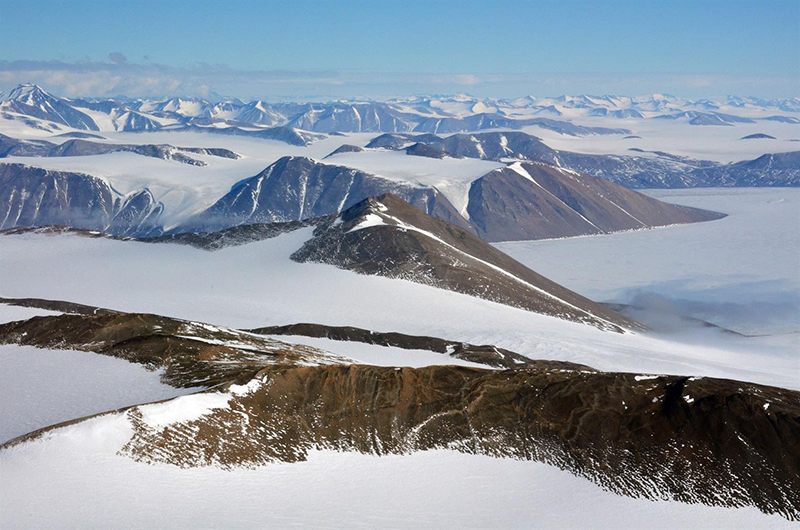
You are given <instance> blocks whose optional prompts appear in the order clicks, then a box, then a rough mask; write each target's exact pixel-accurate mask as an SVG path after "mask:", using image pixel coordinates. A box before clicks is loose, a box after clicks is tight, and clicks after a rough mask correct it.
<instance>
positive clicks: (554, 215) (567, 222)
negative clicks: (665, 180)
mask: <svg viewBox="0 0 800 530" xmlns="http://www.w3.org/2000/svg"><path fill="white" fill-rule="evenodd" d="M466 211H467V214H468V217H469V223H470V226H471V227H472V228H473V229H474V230H475V232H476V233H477V234H478V236H480V237H481V238H483V239H485V240H487V241H509V240H510V241H513V240H525V239H547V238H558V237H572V236H579V235H593V234H606V233H611V232H619V231H623V230H640V229H644V228H652V227H656V226H667V225H672V224H687V223H696V222H701V221H712V220H715V219H720V218H722V217H725V215H724V214H720V213H716V212H709V211H706V210H700V209H697V208H689V207H686V206H679V205H675V204H668V203H665V202H662V201H659V200H656V199H653V198H650V197H648V196H646V195H643V194H641V193H638V192H636V191H633V190H629V189H627V188H624V187H622V186H620V185H618V184H614V183H613V182H610V181H608V180H605V179H600V178H596V177H591V176H589V175H586V174H582V173H577V172H575V171H571V170H568V169H564V168H560V167H555V166H550V165H546V164H537V163H525V162H515V163H513V164H510V165H508V166H506V167H504V168H501V169H497V170H495V171H492V172H491V173H489V174H487V175H485V176H483V177H481V178H479V179H477V180H476V181H475V182H473V183H472V186H471V187H470V191H469V202H468V204H467V208H466Z"/></svg>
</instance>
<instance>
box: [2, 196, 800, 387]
mask: <svg viewBox="0 0 800 530" xmlns="http://www.w3.org/2000/svg"><path fill="white" fill-rule="evenodd" d="M776 193H780V192H776ZM713 224H714V223H702V224H697V225H690V226H686V227H678V228H668V229H663V230H657V231H651V232H632V233H627V234H619V235H617V236H610V237H631V238H633V241H635V240H636V238H637V237H638V236H641V235H642V234H645V235H647V234H660V233H669V231H670V230H692V229H699V230H703V229H704V227H706V226H711V225H713ZM312 230H313V228H305V229H301V230H298V231H295V232H291V233H288V234H284V235H282V236H279V237H277V238H274V239H269V240H264V241H261V242H258V243H252V244H248V245H244V246H241V247H231V248H226V249H224V250H221V251H218V252H207V251H203V250H198V249H195V248H192V247H187V246H181V245H153V244H146V243H135V242H120V241H113V240H107V239H91V238H84V237H79V236H45V235H24V236H12V237H0V268H2V269H3V271H4V274H3V275H2V276H0V293H3V295H4V296H9V297H40V298H54V299H61V300H69V301H73V302H78V303H84V304H88V305H94V306H100V307H108V308H111V309H118V310H121V311H129V312H149V313H157V314H163V315H167V316H172V317H177V318H183V319H186V320H192V321H199V322H208V323H213V324H216V325H221V326H226V327H232V328H240V329H241V328H245V329H250V328H256V327H261V326H269V325H283V324H291V323H297V322H312V323H320V324H328V325H349V326H356V327H361V328H365V329H371V330H375V331H397V332H401V333H408V334H412V335H428V336H434V337H441V338H444V339H449V340H459V341H463V342H469V343H472V344H494V345H496V346H499V347H502V348H506V349H509V350H512V351H515V352H518V353H521V354H523V355H527V356H529V357H531V358H534V359H554V360H562V361H573V362H578V363H582V364H587V365H589V366H593V367H595V368H598V369H600V370H606V371H629V372H645V373H669V374H682V375H696V376H715V377H724V378H732V379H741V380H746V381H752V382H757V383H763V384H770V385H776V386H781V387H785V388H800V367H798V365H797V362H796V356H795V355H794V354H795V351H794V350H792V349H791V345H788V348H789V350H788V351H787V345H786V344H778V345H773V346H772V347H764V344H762V343H753V342H749V340H746V339H742V340H741V341H737V347H736V348H732V347H730V344H729V343H728V342H725V341H714V340H709V339H708V337H706V336H702V337H700V338H699V339H697V340H694V339H692V337H688V338H687V337H683V336H681V340H674V339H673V338H670V337H669V336H666V335H647V334H642V333H639V334H627V335H619V334H617V333H605V332H602V331H599V330H597V329H595V328H593V327H590V326H584V325H581V324H576V323H571V322H566V321H563V320H559V319H556V318H552V317H546V316H542V315H537V314H534V313H531V312H528V311H524V310H520V309H514V308H511V307H508V306H504V305H501V304H496V303H492V302H487V301H485V300H481V299H478V298H473V297H470V296H466V295H462V294H459V293H455V292H449V291H444V290H440V289H436V288H433V287H428V286H424V285H420V284H416V283H411V282H407V281H400V280H393V279H388V278H383V277H376V276H363V275H358V274H356V273H353V272H349V271H344V270H339V269H336V268H334V267H332V266H329V265H323V264H316V263H305V264H298V263H295V262H292V261H291V260H290V259H289V256H290V255H291V254H292V252H294V251H295V250H297V249H298V248H300V246H301V245H302V244H303V242H304V241H305V240H306V239H307V238H309V237H310V236H311V232H312ZM603 237H606V236H603ZM591 240H592V238H580V239H576V240H574V241H579V242H580V241H591ZM567 241H568V242H569V241H573V240H567ZM561 243H563V241H554V242H542V243H540V244H543V245H548V244H553V245H559V244H561ZM673 244H674V245H677V246H672V247H671V249H670V250H669V252H671V253H672V255H673V256H680V255H681V253H680V248H681V246H680V245H681V240H680V239H677V240H674V241H673ZM732 244H733V245H735V243H732ZM739 248H740V252H743V253H746V252H748V250H747V249H746V248H744V247H739ZM665 252H666V251H665ZM585 255H587V256H589V257H590V256H591V255H592V254H591V253H590V252H589V253H588V254H585ZM589 259H591V258H589ZM570 260H575V261H579V257H578V254H574V255H571V256H570V255H569V254H568V255H562V256H559V257H558V258H557V259H555V258H554V261H552V262H551V265H550V267H549V268H548V267H543V266H541V265H538V266H535V267H534V270H538V271H540V272H543V273H544V274H545V275H547V274H548V273H549V271H552V269H553V268H554V267H564V269H565V270H569V267H570V266H569V263H570ZM671 263H672V264H673V265H672V266H673V267H682V266H683V267H692V268H691V269H684V273H685V274H689V272H688V271H689V270H697V269H696V268H693V267H694V266H695V264H694V263H687V262H676V261H675V260H674V259H673V260H672V261H671ZM668 266H669V265H668V264H667V265H665V267H668ZM572 270H576V269H572ZM578 270H582V271H585V272H584V273H585V274H586V275H587V276H589V277H591V278H595V279H596V280H595V281H602V278H603V276H602V274H599V273H598V272H595V270H593V269H592V268H591V267H586V266H585V262H584V266H583V268H582V269H578ZM622 270H624V269H622ZM620 275H622V273H620ZM631 277H632V278H635V275H633V274H631ZM555 279H556V281H558V279H559V278H555ZM566 284H567V287H573V288H574V287H575V285H571V284H570V282H566ZM577 290H578V292H579V293H581V294H583V292H582V291H581V290H580V289H577ZM591 294H593V293H590V295H591ZM594 294H596V293H594ZM595 298H598V297H595ZM599 299H600V300H602V299H603V298H602V297H600V298H599ZM332 351H334V352H338V350H337V349H333V348H332Z"/></svg>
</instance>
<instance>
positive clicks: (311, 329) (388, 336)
mask: <svg viewBox="0 0 800 530" xmlns="http://www.w3.org/2000/svg"><path fill="white" fill-rule="evenodd" d="M0 301H2V299H0ZM248 331H249V332H251V333H258V334H260V335H291V336H303V337H317V338H325V339H331V340H337V341H347V342H363V343H365V344H377V345H380V346H393V347H395V348H403V349H405V350H428V351H433V352H436V353H442V354H446V355H449V356H450V357H455V358H457V359H461V360H464V361H469V362H473V363H478V364H485V365H486V366H490V367H492V368H520V367H522V366H526V367H529V368H537V369H541V370H584V371H588V372H594V371H596V370H595V369H594V368H591V367H589V366H586V365H584V364H577V363H570V362H565V361H545V360H533V359H529V358H528V357H525V356H524V355H520V354H518V353H514V352H512V351H510V350H506V349H503V348H498V347H497V346H492V345H481V346H478V345H475V344H467V343H465V342H456V341H452V340H445V339H440V338H437V337H426V336H419V335H407V334H405V333H396V332H392V331H390V332H382V331H371V330H368V329H361V328H354V327H352V326H326V325H323V324H289V325H287V326H268V327H264V328H256V329H251V330H248Z"/></svg>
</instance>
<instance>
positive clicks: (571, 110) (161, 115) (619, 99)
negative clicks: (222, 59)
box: [0, 85, 800, 135]
mask: <svg viewBox="0 0 800 530" xmlns="http://www.w3.org/2000/svg"><path fill="white" fill-rule="evenodd" d="M798 113H800V102H799V101H798V98H788V99H783V100H761V99H757V98H741V97H729V98H728V99H727V100H726V101H722V102H713V101H709V100H689V99H681V98H677V97H675V96H669V95H663V94H654V95H652V96H648V97H629V96H587V95H581V96H559V97H555V98H537V97H534V96H527V97H523V98H517V99H508V100H498V99H491V98H475V97H473V96H468V95H464V94H458V95H455V96H418V97H412V98H399V99H392V100H389V101H363V100H361V101H331V102H318V103H303V104H297V103H274V104H270V103H267V102H265V101H261V100H253V101H250V102H245V101H242V100H239V99H231V100H227V101H216V102H212V101H207V100H204V99H199V98H179V97H173V98H169V99H165V100H151V99H137V100H130V101H125V100H91V101H89V100H80V99H78V100H69V99H65V98H59V97H56V96H53V95H51V94H48V93H47V92H46V91H44V90H43V89H42V88H41V87H38V86H36V85H20V86H18V87H17V88H15V89H13V90H12V91H11V92H10V93H9V94H8V96H6V97H5V98H4V99H3V101H2V103H0V116H2V117H3V118H5V119H9V120H35V121H34V122H32V123H31V126H37V125H38V126H43V127H48V126H49V127H51V128H52V127H53V125H52V124H55V126H56V127H61V126H65V127H70V128H73V129H81V130H103V131H112V130H113V131H152V130H157V129H161V128H163V127H181V126H185V125H191V124H194V125H201V126H206V127H208V126H216V127H231V126H236V125H242V124H250V125H252V126H255V127H265V126H267V127H274V126H288V127H292V128H297V129H302V130H306V131H312V132H323V133H331V132H410V131H414V132H433V133H454V132H471V131H481V130H486V129H497V128H505V129H509V128H510V129H520V128H522V127H525V126H529V125H542V124H544V125H546V126H548V127H550V128H553V129H554V130H559V131H561V132H565V133H566V134H580V135H585V134H617V133H619V132H620V130H619V129H622V128H616V129H615V128H608V127H605V128H602V127H601V128H591V127H589V128H585V129H570V125H571V124H570V123H569V121H565V120H572V119H591V118H593V117H602V118H618V119H620V120H639V119H650V118H663V119H671V120H684V121H686V122H687V123H689V124H691V125H732V124H735V123H752V122H753V121H754V120H778V121H782V122H785V123H800V116H798ZM554 119H555V120H554ZM548 120H550V121H549V122H548ZM39 121H43V122H45V123H44V124H41V123H39ZM48 124H51V125H48Z"/></svg>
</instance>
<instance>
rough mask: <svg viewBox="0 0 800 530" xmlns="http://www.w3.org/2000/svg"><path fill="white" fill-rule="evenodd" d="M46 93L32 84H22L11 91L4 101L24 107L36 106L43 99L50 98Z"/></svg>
mask: <svg viewBox="0 0 800 530" xmlns="http://www.w3.org/2000/svg"><path fill="white" fill-rule="evenodd" d="M52 97H53V96H52V95H50V94H49V93H48V92H47V91H45V90H44V89H43V88H42V87H40V86H39V85H36V84H33V83H23V84H20V85H18V86H17V87H16V88H14V89H13V90H11V92H9V93H8V96H6V97H5V98H4V99H5V100H13V101H19V102H21V103H25V104H26V105H37V104H38V103H39V101H40V100H41V99H43V98H52Z"/></svg>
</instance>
